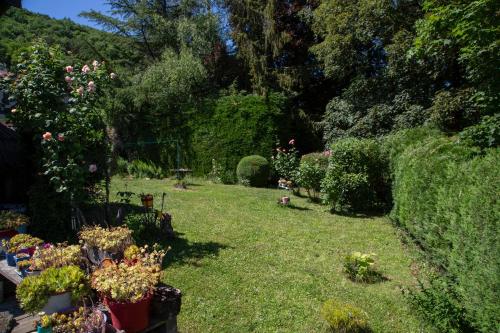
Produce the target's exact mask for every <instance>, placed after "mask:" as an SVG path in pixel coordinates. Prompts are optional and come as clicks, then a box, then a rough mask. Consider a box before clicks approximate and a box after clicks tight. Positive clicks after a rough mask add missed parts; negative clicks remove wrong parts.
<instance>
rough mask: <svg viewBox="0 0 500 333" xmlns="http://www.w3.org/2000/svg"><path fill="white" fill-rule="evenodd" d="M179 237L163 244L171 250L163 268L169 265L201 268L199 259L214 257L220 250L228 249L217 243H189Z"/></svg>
mask: <svg viewBox="0 0 500 333" xmlns="http://www.w3.org/2000/svg"><path fill="white" fill-rule="evenodd" d="M181 236H182V234H177V236H176V238H175V239H173V240H169V241H166V242H165V245H167V246H170V247H171V249H170V251H168V252H167V255H166V256H165V264H164V266H168V265H170V264H177V265H193V266H201V264H200V263H199V261H200V260H201V259H203V258H205V257H216V256H218V255H219V252H220V250H223V249H227V248H230V247H229V246H227V245H224V244H221V243H217V242H190V241H189V240H187V239H186V238H184V237H181Z"/></svg>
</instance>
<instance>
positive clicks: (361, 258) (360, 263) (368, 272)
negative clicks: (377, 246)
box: [344, 252, 380, 282]
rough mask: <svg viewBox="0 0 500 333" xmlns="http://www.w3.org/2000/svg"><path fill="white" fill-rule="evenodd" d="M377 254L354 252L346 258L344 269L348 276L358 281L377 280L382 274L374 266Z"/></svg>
mask: <svg viewBox="0 0 500 333" xmlns="http://www.w3.org/2000/svg"><path fill="white" fill-rule="evenodd" d="M374 256H375V254H373V253H371V254H368V253H361V252H353V253H351V254H349V255H347V256H346V257H345V258H344V271H345V272H346V273H347V276H348V277H349V278H350V279H351V280H353V281H358V282H375V281H377V280H378V279H380V274H379V273H378V272H377V271H376V270H375V269H374V268H373V267H374V265H375V259H374Z"/></svg>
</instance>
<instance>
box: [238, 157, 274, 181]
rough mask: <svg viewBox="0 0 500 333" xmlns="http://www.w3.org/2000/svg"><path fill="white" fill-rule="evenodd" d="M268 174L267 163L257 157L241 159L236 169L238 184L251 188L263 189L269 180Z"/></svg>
mask: <svg viewBox="0 0 500 333" xmlns="http://www.w3.org/2000/svg"><path fill="white" fill-rule="evenodd" d="M269 172H270V166H269V162H268V161H267V160H266V159H265V158H264V157H262V156H259V155H251V156H246V157H243V158H242V159H241V161H240V163H238V167H237V168H236V174H237V175H238V180H239V182H240V183H241V184H243V185H246V186H253V187H265V186H266V185H267V181H268V179H269Z"/></svg>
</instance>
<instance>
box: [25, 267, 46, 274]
mask: <svg viewBox="0 0 500 333" xmlns="http://www.w3.org/2000/svg"><path fill="white" fill-rule="evenodd" d="M41 272H42V271H32V270H31V269H29V268H27V269H25V270H24V274H25V276H35V275H40V273H41Z"/></svg>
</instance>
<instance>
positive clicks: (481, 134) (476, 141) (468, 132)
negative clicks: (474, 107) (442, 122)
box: [459, 114, 500, 148]
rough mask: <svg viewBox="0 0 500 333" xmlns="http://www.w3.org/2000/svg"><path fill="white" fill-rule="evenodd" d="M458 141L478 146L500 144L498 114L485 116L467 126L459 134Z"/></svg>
mask: <svg viewBox="0 0 500 333" xmlns="http://www.w3.org/2000/svg"><path fill="white" fill-rule="evenodd" d="M459 137H460V141H462V142H463V143H465V144H467V145H470V146H476V147H480V148H490V147H498V145H500V114H496V115H494V116H485V117H483V119H481V122H480V123H479V124H477V125H474V126H470V127H467V128H466V129H464V130H463V131H462V132H461V133H460V134H459Z"/></svg>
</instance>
